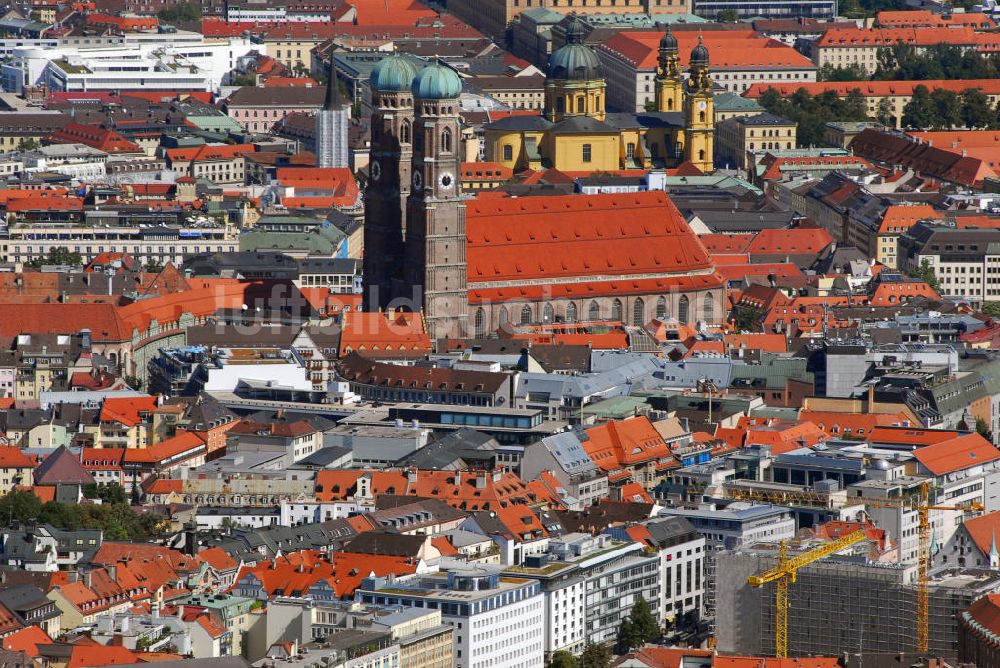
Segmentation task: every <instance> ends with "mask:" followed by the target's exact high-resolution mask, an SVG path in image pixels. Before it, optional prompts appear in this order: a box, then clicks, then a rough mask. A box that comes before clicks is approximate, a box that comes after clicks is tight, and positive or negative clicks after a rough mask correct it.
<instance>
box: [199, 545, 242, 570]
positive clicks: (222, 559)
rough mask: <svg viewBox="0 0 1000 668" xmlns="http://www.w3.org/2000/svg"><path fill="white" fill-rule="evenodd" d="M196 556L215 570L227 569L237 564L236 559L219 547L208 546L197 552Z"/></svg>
mask: <svg viewBox="0 0 1000 668" xmlns="http://www.w3.org/2000/svg"><path fill="white" fill-rule="evenodd" d="M198 558H199V559H201V560H202V561H204V562H205V563H206V564H208V565H209V566H211V567H212V568H214V569H215V570H217V571H228V570H232V569H234V568H236V567H237V566H239V564H238V563H236V560H235V559H233V558H232V557H230V556H229V554H228V553H227V552H226V551H225V550H223V549H222V548H221V547H209V548H206V549H204V550H201V551H200V552H198Z"/></svg>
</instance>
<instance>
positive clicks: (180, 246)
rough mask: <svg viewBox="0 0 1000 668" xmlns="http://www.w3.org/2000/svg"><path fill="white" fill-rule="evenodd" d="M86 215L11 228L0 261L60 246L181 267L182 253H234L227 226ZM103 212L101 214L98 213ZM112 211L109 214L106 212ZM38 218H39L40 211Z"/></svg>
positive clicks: (1, 243) (88, 255)
mask: <svg viewBox="0 0 1000 668" xmlns="http://www.w3.org/2000/svg"><path fill="white" fill-rule="evenodd" d="M90 213H94V212H87V214H88V215H87V216H86V217H85V220H81V221H79V222H44V221H39V222H32V223H31V224H21V225H11V226H10V227H8V229H7V232H6V235H5V236H4V237H0V258H2V261H3V262H27V261H28V260H31V259H33V258H36V257H39V256H43V255H47V254H48V253H49V251H51V250H52V249H53V248H59V247H63V248H66V249H68V250H69V251H71V252H76V253H80V255H81V256H82V257H83V261H84V262H89V261H90V260H92V259H94V258H95V257H96V256H98V255H99V254H101V253H104V252H112V251H114V252H118V253H129V254H130V255H132V256H133V257H134V258H136V259H137V260H139V261H140V262H141V263H143V264H145V263H146V262H149V261H155V262H157V263H160V264H163V263H166V262H168V261H169V262H173V263H174V264H176V265H180V264H181V263H182V262H183V259H184V256H185V255H190V254H194V253H208V252H211V253H233V252H236V251H237V250H238V249H239V242H238V239H237V235H236V233H235V231H233V230H231V229H228V228H227V227H223V226H218V227H208V226H206V227H168V226H164V225H156V224H150V225H145V224H130V223H119V222H118V221H117V220H114V221H113V223H112V222H110V221H109V222H108V223H104V221H103V220H101V222H100V223H95V222H91V221H92V220H98V219H99V218H100V217H99V216H91V215H89V214H90ZM97 213H103V212H97ZM111 213H114V212H111ZM40 215H44V212H41V213H40Z"/></svg>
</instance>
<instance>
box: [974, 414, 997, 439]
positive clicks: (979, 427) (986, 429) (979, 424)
mask: <svg viewBox="0 0 1000 668" xmlns="http://www.w3.org/2000/svg"><path fill="white" fill-rule="evenodd" d="M976 433H977V434H979V435H980V436H982V437H983V438H985V439H989V440H993V439H992V438H991V436H990V426H989V425H988V424H986V420H984V419H983V418H976Z"/></svg>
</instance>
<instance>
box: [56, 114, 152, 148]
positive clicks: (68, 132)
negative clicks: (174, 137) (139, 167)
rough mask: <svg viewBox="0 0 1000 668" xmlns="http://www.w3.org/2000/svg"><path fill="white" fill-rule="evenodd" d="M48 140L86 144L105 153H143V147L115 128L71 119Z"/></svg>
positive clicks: (60, 142)
mask: <svg viewBox="0 0 1000 668" xmlns="http://www.w3.org/2000/svg"><path fill="white" fill-rule="evenodd" d="M46 141H48V142H50V143H52V144H84V145H86V146H90V147H91V148H96V149H98V150H100V151H104V152H105V153H112V154H116V153H143V150H142V147H141V146H139V145H138V144H136V143H135V142H132V141H129V140H128V139H125V138H124V137H122V136H121V135H120V134H118V133H117V132H115V131H114V130H109V129H107V128H102V127H98V126H96V125H84V124H83V123H77V122H76V121H70V122H69V123H67V124H66V125H65V126H63V127H62V128H60V129H58V130H56V131H54V132H53V133H52V134H50V135H49V136H48V137H46Z"/></svg>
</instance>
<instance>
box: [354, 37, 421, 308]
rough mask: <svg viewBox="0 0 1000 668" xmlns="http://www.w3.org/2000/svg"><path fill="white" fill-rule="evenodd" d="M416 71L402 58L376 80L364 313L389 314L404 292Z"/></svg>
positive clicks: (380, 69)
mask: <svg viewBox="0 0 1000 668" xmlns="http://www.w3.org/2000/svg"><path fill="white" fill-rule="evenodd" d="M415 76H416V68H414V67H413V65H412V64H411V63H410V61H409V60H407V59H405V58H403V57H402V56H390V57H389V58H386V59H384V60H383V61H381V62H380V63H379V64H378V65H377V66H376V67H375V69H374V70H373V71H372V74H371V90H372V106H373V113H372V123H371V134H372V137H371V149H370V155H369V160H370V161H369V165H368V171H369V175H370V178H369V180H368V186H367V188H366V189H365V226H364V281H365V292H364V308H365V310H369V311H375V310H378V309H384V308H387V307H388V306H389V305H390V302H392V300H393V299H394V298H395V297H401V298H404V299H405V298H407V297H409V296H410V295H409V294H407V293H406V292H405V291H403V292H402V293H400V290H403V288H402V287H401V286H402V283H403V279H404V275H403V255H404V248H403V239H404V236H405V233H406V219H405V215H406V202H407V199H408V198H409V194H410V183H411V178H410V169H411V164H412V157H413V143H412V142H413V93H412V91H411V90H410V86H411V84H412V81H413V78H414V77H415Z"/></svg>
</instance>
